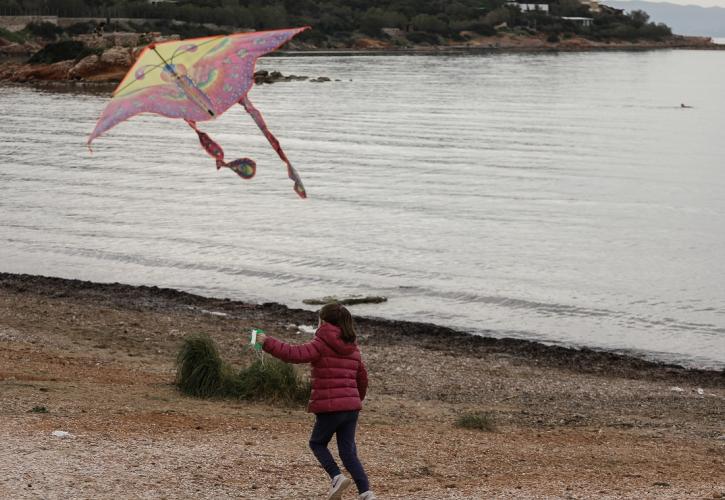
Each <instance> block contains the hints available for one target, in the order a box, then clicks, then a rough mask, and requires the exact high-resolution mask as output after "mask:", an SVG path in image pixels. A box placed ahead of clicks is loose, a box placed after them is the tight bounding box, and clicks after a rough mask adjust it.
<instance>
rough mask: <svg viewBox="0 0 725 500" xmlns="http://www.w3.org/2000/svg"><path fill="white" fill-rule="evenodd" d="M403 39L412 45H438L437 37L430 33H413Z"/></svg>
mask: <svg viewBox="0 0 725 500" xmlns="http://www.w3.org/2000/svg"><path fill="white" fill-rule="evenodd" d="M405 38H407V39H408V40H409V41H411V42H413V43H429V44H431V45H436V44H437V43H438V37H437V36H436V35H434V34H432V33H422V32H420V31H413V32H412V33H406V35H405Z"/></svg>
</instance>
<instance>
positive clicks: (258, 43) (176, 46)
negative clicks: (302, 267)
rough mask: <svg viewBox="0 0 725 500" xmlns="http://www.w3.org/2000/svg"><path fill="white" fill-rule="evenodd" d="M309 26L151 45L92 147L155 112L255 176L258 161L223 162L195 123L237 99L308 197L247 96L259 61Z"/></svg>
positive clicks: (229, 165)
mask: <svg viewBox="0 0 725 500" xmlns="http://www.w3.org/2000/svg"><path fill="white" fill-rule="evenodd" d="M306 29H308V27H304V28H293V29H284V30H274V31H262V32H251V33H237V34H234V35H228V36H227V35H220V36H212V37H205V38H195V39H189V40H176V41H170V42H161V43H153V44H151V45H149V46H148V47H146V48H145V49H144V50H143V51H142V52H141V54H140V55H139V57H138V59H137V60H136V63H135V64H134V65H133V67H132V68H131V69H130V70H129V72H128V73H127V74H126V76H125V77H124V79H123V80H122V81H121V83H120V84H119V86H118V88H116V90H115V91H114V93H113V98H112V99H111V102H110V103H109V104H108V106H106V108H105V109H104V110H103V113H102V114H101V117H100V118H99V119H98V123H97V124H96V128H95V129H94V130H93V132H92V133H91V135H90V137H89V138H88V147H89V148H90V147H91V143H92V142H93V140H94V139H96V138H97V137H98V136H100V135H101V134H103V133H105V132H106V131H108V130H109V129H111V128H113V127H115V126H116V125H118V124H119V123H121V122H122V121H124V120H128V119H129V118H131V117H133V116H135V115H138V114H140V113H155V114H158V115H162V116H165V117H168V118H180V119H183V120H185V121H186V123H188V124H189V126H190V127H191V128H192V129H194V131H195V132H196V134H197V136H198V138H199V142H200V143H201V146H202V147H203V148H204V150H205V151H206V152H207V153H208V154H209V155H210V156H211V157H212V158H214V159H215V160H216V167H217V170H219V169H220V168H222V167H226V168H229V169H230V170H232V171H233V172H235V173H236V174H237V175H239V176H240V177H242V178H243V179H251V178H252V177H254V174H255V173H256V171H257V165H256V163H255V162H254V160H251V159H249V158H240V159H238V160H234V161H230V162H227V161H225V159H224V150H222V148H221V146H219V144H217V143H216V142H215V141H214V140H213V139H212V138H211V137H209V135H208V134H206V133H205V132H202V131H201V130H199V128H198V126H197V123H199V122H203V121H208V120H212V119H214V118H217V117H218V116H220V115H221V114H222V113H224V112H225V111H226V110H227V109H229V108H230V107H231V106H233V105H234V104H237V103H238V104H240V105H241V106H242V107H244V109H245V110H246V111H247V113H249V114H250V115H251V116H252V119H253V120H254V122H255V123H256V124H257V126H258V127H259V129H260V130H261V131H262V133H263V134H264V136H265V137H266V138H267V140H268V141H269V143H270V144H271V145H272V147H273V148H274V150H275V151H276V152H277V154H278V155H279V157H280V159H281V160H282V161H283V162H284V163H285V164H286V165H287V176H288V177H289V178H290V179H291V180H292V181H293V182H294V190H295V192H296V193H297V194H298V195H299V196H300V197H301V198H306V197H307V193H306V192H305V188H304V185H303V184H302V179H300V176H299V174H298V173H297V170H295V168H294V167H293V166H292V163H290V161H289V159H288V158H287V155H286V154H285V153H284V151H283V150H282V147H281V146H280V144H279V141H278V140H277V138H276V137H275V136H274V135H273V134H272V132H270V130H269V128H268V127H267V124H266V123H265V121H264V118H262V114H261V113H260V112H259V110H257V108H255V107H254V105H253V104H252V103H251V101H250V100H249V98H248V96H247V93H248V92H249V90H250V89H251V88H252V84H253V83H254V68H255V64H256V62H257V59H258V58H259V57H261V56H263V55H265V54H267V53H269V52H272V51H274V50H276V49H278V48H279V47H280V46H282V45H284V44H285V43H287V42H288V41H289V40H290V39H292V37H294V36H295V35H297V34H298V33H300V32H302V31H304V30H306Z"/></svg>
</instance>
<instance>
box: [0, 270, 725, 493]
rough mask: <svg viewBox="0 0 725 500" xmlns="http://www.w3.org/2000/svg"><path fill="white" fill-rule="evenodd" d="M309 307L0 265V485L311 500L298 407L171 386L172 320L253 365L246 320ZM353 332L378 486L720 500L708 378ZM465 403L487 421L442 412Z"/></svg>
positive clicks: (299, 332)
mask: <svg viewBox="0 0 725 500" xmlns="http://www.w3.org/2000/svg"><path fill="white" fill-rule="evenodd" d="M314 320H315V312H313V311H306V310H299V309H289V308H287V307H285V306H281V305H279V304H274V303H265V304H247V303H243V302H236V301H231V300H225V299H215V298H207V297H201V296H199V295H193V294H189V293H185V292H179V291H176V290H172V289H168V288H156V287H137V286H129V285H120V284H99V283H91V282H82V281H78V280H67V279H61V278H47V277H38V276H30V275H19V274H7V273H3V274H0V392H1V393H2V394H3V397H2V404H1V405H0V421H2V422H3V425H2V426H0V439H1V440H2V442H3V451H4V453H0V468H2V469H3V470H4V471H6V474H4V475H3V476H2V477H0V497H2V498H14V499H18V500H20V499H26V498H27V499H31V498H38V496H39V495H41V496H44V497H46V496H49V497H52V498H56V497H57V498H79V497H82V498H94V499H95V498H97V499H109V500H113V499H117V498H127V497H153V498H161V497H165V498H208V499H217V498H245V499H249V500H257V499H259V500H287V499H289V498H321V497H324V494H325V491H326V490H327V488H328V486H329V479H327V478H326V476H325V473H324V471H322V469H321V468H320V467H319V465H318V464H317V463H316V460H315V459H314V457H313V455H312V454H311V453H310V451H309V449H308V445H307V444H308V440H309V433H310V430H311V428H312V423H313V420H314V417H313V416H312V415H310V414H309V413H306V412H305V410H304V408H303V407H302V406H283V405H280V404H276V403H274V402H267V403H263V402H249V401H241V400H235V399H196V398H191V397H188V396H185V395H183V394H182V393H181V392H180V391H179V390H178V389H177V387H176V385H175V373H176V366H175V361H174V360H175V358H176V355H177V354H178V352H179V348H180V346H181V344H182V341H183V339H184V337H186V336H187V335H189V334H192V333H202V332H203V333H207V334H208V335H209V336H210V337H211V338H212V339H213V340H214V342H215V343H216V345H217V347H218V350H219V353H220V355H221V357H222V359H224V360H225V361H227V362H228V363H229V364H230V366H232V367H233V368H234V369H237V367H243V366H248V365H249V364H250V363H252V362H253V361H254V360H256V359H258V358H257V357H256V356H255V354H254V353H253V352H251V350H250V349H248V347H247V342H248V335H247V333H246V332H248V331H249V329H250V328H262V329H263V330H265V331H266V332H267V334H269V335H272V336H274V337H277V338H280V339H283V340H285V341H287V342H290V343H295V344H298V343H302V342H307V341H309V336H310V334H311V333H310V331H309V325H310V324H314ZM357 326H358V328H357V330H358V338H359V343H360V346H361V350H362V354H363V358H364V360H365V363H366V365H367V367H368V374H369V380H370V385H369V389H368V396H367V398H366V399H365V402H364V408H363V410H362V411H361V413H360V420H359V427H358V440H357V441H358V448H359V450H360V456H361V459H362V461H363V462H364V463H365V467H366V470H367V472H368V474H369V476H370V479H371V484H372V488H373V490H374V491H375V492H376V494H377V495H378V496H379V498H386V499H394V498H395V499H406V500H408V499H411V498H422V499H425V500H445V499H449V500H480V499H482V498H486V499H487V498H527V499H528V498H531V499H542V500H543V499H554V498H556V499H559V498H560V499H567V500H571V499H573V498H602V499H620V498H661V499H672V500H674V499H680V498H725V488H723V483H722V481H721V480H719V479H718V477H720V476H721V475H722V474H721V471H722V470H723V466H725V428H723V422H722V415H723V414H724V412H725V385H724V384H723V377H722V375H721V374H718V373H711V372H702V373H698V372H696V371H692V370H681V369H677V368H668V367H664V366H659V365H653V364H651V363H647V362H643V361H641V360H636V359H631V358H622V357H616V356H610V355H604V354H601V353H592V352H572V351H570V350H566V349H553V350H552V349H551V348H548V347H546V346H541V345H536V343H531V342H523V341H506V340H495V339H478V338H473V337H471V336H466V335H465V334H461V333H460V332H454V331H451V330H449V329H446V328H443V327H436V326H435V325H428V324H422V323H410V322H394V321H393V322H391V321H385V320H377V319H374V318H358V325H357ZM263 356H266V355H263ZM295 369H296V370H297V372H298V374H299V375H300V376H302V377H303V378H307V377H309V375H310V371H309V367H308V366H306V365H297V366H296V368H295ZM471 415H484V416H485V418H486V419H487V421H488V422H492V424H493V426H492V428H488V429H487V430H476V429H471V428H465V427H462V426H460V425H459V424H458V422H460V421H461V419H462V418H464V417H468V416H471ZM54 431H63V432H67V433H69V435H68V436H66V437H56V436H54V435H53V432H54ZM350 496H352V495H350Z"/></svg>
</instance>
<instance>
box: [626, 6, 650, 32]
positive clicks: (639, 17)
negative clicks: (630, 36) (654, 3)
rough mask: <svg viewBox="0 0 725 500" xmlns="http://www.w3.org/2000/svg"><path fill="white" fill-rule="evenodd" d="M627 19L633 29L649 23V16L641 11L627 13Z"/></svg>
mask: <svg viewBox="0 0 725 500" xmlns="http://www.w3.org/2000/svg"><path fill="white" fill-rule="evenodd" d="M629 18H630V19H631V21H632V26H634V27H635V28H641V27H642V26H644V25H645V24H647V23H648V22H649V14H647V13H646V12H645V11H643V10H633V11H632V12H630V13H629Z"/></svg>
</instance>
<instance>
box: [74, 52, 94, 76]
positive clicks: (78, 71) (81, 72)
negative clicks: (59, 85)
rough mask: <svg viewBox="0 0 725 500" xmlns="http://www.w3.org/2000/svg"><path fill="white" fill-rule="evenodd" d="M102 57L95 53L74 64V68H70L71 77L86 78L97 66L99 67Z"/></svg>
mask: <svg viewBox="0 0 725 500" xmlns="http://www.w3.org/2000/svg"><path fill="white" fill-rule="evenodd" d="M100 59H101V58H100V57H99V56H97V55H95V54H94V55H90V56H88V57H84V58H83V59H81V60H80V61H78V63H77V64H75V65H74V66H73V69H71V70H70V73H69V76H70V77H71V78H77V79H84V78H86V77H88V76H90V75H92V74H93V73H94V71H95V68H97V67H98V62H99V61H100Z"/></svg>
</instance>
